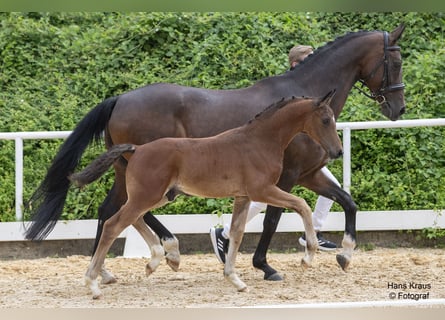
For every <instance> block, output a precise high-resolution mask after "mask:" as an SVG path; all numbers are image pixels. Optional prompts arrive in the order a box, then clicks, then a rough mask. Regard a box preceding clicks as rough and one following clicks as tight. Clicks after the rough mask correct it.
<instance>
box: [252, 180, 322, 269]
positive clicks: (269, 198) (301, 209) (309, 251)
mask: <svg viewBox="0 0 445 320" xmlns="http://www.w3.org/2000/svg"><path fill="white" fill-rule="evenodd" d="M252 200H253V201H258V202H263V203H267V204H270V205H272V206H275V207H279V208H288V209H291V210H294V211H295V212H298V213H299V214H300V216H301V218H302V220H303V224H304V230H305V233H306V250H305V255H304V257H303V259H302V261H301V264H302V266H303V267H305V268H306V267H309V266H310V265H311V263H312V260H313V258H314V256H315V252H316V251H317V248H318V241H317V236H316V234H315V230H314V225H313V224H312V210H311V208H310V207H309V206H308V204H307V203H306V201H305V200H304V199H302V198H299V197H296V196H294V195H292V194H290V193H287V192H285V191H283V190H281V189H280V188H278V187H277V186H270V187H268V188H263V189H261V190H258V194H256V195H255V198H253V199H252Z"/></svg>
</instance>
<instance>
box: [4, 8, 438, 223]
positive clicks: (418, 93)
mask: <svg viewBox="0 0 445 320" xmlns="http://www.w3.org/2000/svg"><path fill="white" fill-rule="evenodd" d="M400 22H404V23H405V24H406V30H405V32H404V34H403V37H402V40H401V41H400V45H401V47H402V56H403V60H404V66H403V68H404V82H405V83H406V90H405V97H406V102H407V108H408V110H407V114H406V115H405V116H404V118H405V119H417V118H440V117H445V106H444V94H445V88H444V86H445V83H444V81H442V80H443V79H442V76H443V74H445V60H444V58H443V57H444V56H445V55H444V43H445V42H444V34H445V23H444V14H443V13H411V12H408V13H397V12H396V13H380V12H379V13H331V12H330V13H318V12H309V13H298V12H287V13H281V12H280V13H270V12H260V13H230V12H224V13H218V12H215V13H160V12H153V13H97V12H85V13H73V12H69V13H63V12H62V13H55V12H51V13H0V23H1V30H2V32H1V33H0V48H2V49H1V51H0V58H1V61H2V63H1V67H0V68H1V70H0V72H1V75H2V76H1V77H0V92H1V93H0V110H1V111H2V112H1V117H0V128H1V130H2V131H6V132H8V131H49V130H72V129H73V128H74V127H75V125H76V124H77V123H78V122H79V121H80V120H81V119H82V118H83V117H84V116H85V114H86V113H87V112H88V111H89V110H91V108H93V107H94V106H95V105H96V104H97V103H99V102H101V101H102V100H103V99H105V98H106V97H109V96H112V95H117V94H120V93H123V92H126V91H128V90H131V89H135V88H137V87H140V86H143V85H146V84H148V83H154V82H172V83H179V84H183V85H189V86H199V87H205V88H224V89H229V88H240V87H244V86H247V85H249V84H251V83H253V82H254V81H256V80H259V79H261V78H264V77H266V76H269V75H273V74H278V73H282V72H283V71H285V70H286V69H287V67H288V66H287V53H288V51H289V49H290V48H291V47H292V46H293V45H294V44H296V43H302V44H311V45H313V46H314V47H318V46H321V45H324V44H325V43H326V42H327V41H330V40H333V39H335V38H336V37H337V36H341V35H343V34H344V33H346V32H349V31H357V30H360V29H367V30H374V29H378V30H388V31H390V30H392V29H394V28H395V27H396V26H397V25H398V24H399V23H400ZM344 110H345V111H344V112H343V113H342V114H341V117H340V119H339V121H365V120H381V119H383V116H382V115H381V114H380V112H379V111H378V110H379V109H378V106H377V105H376V104H375V103H374V102H372V101H370V100H369V99H367V98H365V97H363V96H362V95H361V94H359V93H358V92H357V91H355V90H353V91H352V92H351V94H350V96H349V98H348V101H347V103H346V105H345V109H344ZM444 131H445V129H444V128H443V127H441V128H429V129H424V128H422V129H419V128H412V129H396V130H366V131H358V132H357V131H355V132H353V139H352V153H353V154H352V162H353V168H352V169H353V181H352V187H351V192H352V195H353V197H354V199H355V201H356V202H357V204H358V206H359V209H360V210H374V209H388V210H396V209H422V208H428V209H431V208H438V209H442V208H444V207H445V189H444V183H443V177H444V176H445V165H444V164H445V163H444V161H445V160H444V159H445V149H444V148H445V147H444V142H443V137H444V133H445V132H444ZM60 144H61V141H58V140H52V141H26V142H25V160H24V161H25V177H24V179H25V190H24V192H25V194H24V197H25V199H26V198H28V197H29V196H30V194H31V193H32V192H33V190H35V188H36V187H37V185H38V184H39V183H40V181H41V180H42V179H43V177H44V175H45V173H46V168H47V167H48V165H49V163H50V162H51V161H52V159H53V157H54V155H55V154H56V153H57V149H58V147H59V146H60ZM0 145H1V148H0V162H1V164H2V173H1V175H0V185H1V186H2V192H1V194H0V208H1V212H2V215H1V216H0V220H1V221H8V220H13V219H14V200H13V199H14V160H13V155H14V152H13V148H14V146H13V143H12V142H11V141H0ZM103 150H104V147H103V146H96V147H91V148H89V149H88V151H87V153H86V154H85V156H84V158H83V160H82V165H85V164H86V163H88V162H89V161H91V160H92V159H93V158H94V157H95V156H96V155H97V154H99V153H100V152H102V151H103ZM329 167H330V169H331V170H332V171H333V173H334V174H335V175H336V177H338V179H339V181H341V179H342V177H341V176H342V169H341V162H339V161H337V162H334V163H332V164H331V165H329ZM112 181H113V173H112V172H111V171H110V172H109V173H107V175H105V176H104V177H103V178H102V179H101V180H100V181H98V182H96V183H95V184H93V185H91V186H89V187H88V188H86V189H84V190H82V191H80V190H77V189H74V188H73V189H72V190H71V191H70V192H69V195H68V199H67V203H66V206H65V211H64V214H63V218H64V219H79V218H93V217H95V216H96V215H97V209H98V207H99V205H100V203H101V202H102V201H103V199H104V198H105V196H106V193H107V190H108V189H109V188H110V186H111V184H112ZM293 192H295V193H298V194H299V195H302V196H303V197H305V198H306V199H307V200H308V202H309V203H310V204H311V205H312V206H313V205H314V203H315V199H316V197H317V196H316V195H315V194H314V193H312V192H310V191H308V190H305V189H303V188H301V187H298V186H297V187H295V188H294V190H293ZM230 204H231V200H230V199H219V200H214V199H199V198H186V197H181V198H180V199H178V200H177V201H175V202H174V203H172V204H170V205H168V206H166V207H164V208H161V209H158V210H157V211H156V212H157V213H195V212H200V213H202V212H224V213H226V212H229V211H230ZM333 209H334V210H341V208H339V206H338V205H335V206H334V208H333Z"/></svg>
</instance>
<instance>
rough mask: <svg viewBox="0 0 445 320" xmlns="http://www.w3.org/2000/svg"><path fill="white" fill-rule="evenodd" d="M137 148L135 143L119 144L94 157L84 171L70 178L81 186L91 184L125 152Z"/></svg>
mask: <svg viewBox="0 0 445 320" xmlns="http://www.w3.org/2000/svg"><path fill="white" fill-rule="evenodd" d="M135 150H136V146H135V145H133V144H117V145H115V146H113V147H111V148H110V149H109V150H108V151H107V152H105V153H102V154H101V155H100V156H99V157H97V158H96V159H94V160H93V162H91V163H90V164H89V165H88V166H87V167H86V168H85V169H83V170H82V171H80V172H77V173H73V174H72V175H70V176H69V177H68V179H70V181H71V182H72V183H73V184H74V185H76V186H77V187H79V188H80V187H83V186H85V185H87V184H90V183H91V182H93V181H96V180H97V179H99V178H100V177H101V176H102V175H103V174H104V173H105V172H106V171H107V170H108V169H109V168H110V167H111V165H112V164H113V162H114V161H116V160H117V159H118V158H119V157H120V156H121V155H122V154H123V153H125V152H132V153H133V152H134V151H135Z"/></svg>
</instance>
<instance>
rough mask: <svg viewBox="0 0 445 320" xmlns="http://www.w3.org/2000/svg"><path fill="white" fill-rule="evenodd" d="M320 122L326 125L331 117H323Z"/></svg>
mask: <svg viewBox="0 0 445 320" xmlns="http://www.w3.org/2000/svg"><path fill="white" fill-rule="evenodd" d="M322 122H323V124H324V125H325V126H327V125H328V124H329V123H330V122H331V118H324V119H323V120H322Z"/></svg>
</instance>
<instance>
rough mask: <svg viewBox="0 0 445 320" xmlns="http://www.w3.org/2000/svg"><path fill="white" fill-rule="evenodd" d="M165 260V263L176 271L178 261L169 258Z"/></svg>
mask: <svg viewBox="0 0 445 320" xmlns="http://www.w3.org/2000/svg"><path fill="white" fill-rule="evenodd" d="M166 260H167V264H168V266H169V267H170V268H171V269H172V270H173V271H175V272H177V271H178V270H179V261H177V260H170V259H168V258H167V259H166Z"/></svg>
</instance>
